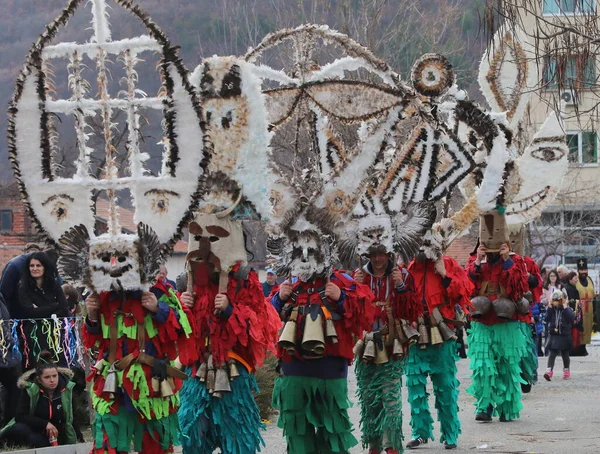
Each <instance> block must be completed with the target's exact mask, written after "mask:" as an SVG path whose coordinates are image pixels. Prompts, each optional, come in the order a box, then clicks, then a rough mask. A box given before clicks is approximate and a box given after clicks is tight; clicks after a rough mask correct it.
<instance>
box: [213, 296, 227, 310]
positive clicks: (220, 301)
mask: <svg viewBox="0 0 600 454" xmlns="http://www.w3.org/2000/svg"><path fill="white" fill-rule="evenodd" d="M228 306H229V298H227V295H225V293H218V294H217V296H215V309H216V310H218V311H219V312H223V311H224V310H225V309H227V307H228Z"/></svg>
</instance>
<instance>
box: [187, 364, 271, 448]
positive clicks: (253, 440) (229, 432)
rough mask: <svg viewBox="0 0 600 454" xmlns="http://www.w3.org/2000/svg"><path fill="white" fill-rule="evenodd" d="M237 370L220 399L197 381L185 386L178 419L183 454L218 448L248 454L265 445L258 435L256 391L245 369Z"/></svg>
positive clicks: (259, 421) (192, 379) (258, 412)
mask: <svg viewBox="0 0 600 454" xmlns="http://www.w3.org/2000/svg"><path fill="white" fill-rule="evenodd" d="M238 369H239V373H240V375H239V377H235V378H234V379H233V380H232V381H231V382H230V384H231V392H227V393H223V396H222V397H220V398H218V397H213V396H212V395H211V394H209V393H208V390H207V389H206V384H205V383H202V382H200V380H198V379H197V378H196V377H190V378H188V379H187V380H186V381H185V382H184V384H183V388H182V389H181V391H180V392H179V396H180V399H181V406H180V408H179V412H178V415H179V425H180V426H181V434H180V436H179V437H180V442H181V445H182V447H183V452H184V453H185V454H212V453H213V451H214V450H215V449H217V448H220V449H221V452H222V453H223V454H248V453H255V452H260V448H261V446H264V445H265V442H264V440H263V438H262V436H261V435H260V430H261V429H262V430H264V428H265V427H264V424H262V423H261V420H260V411H259V409H258V406H257V405H256V402H255V401H254V394H253V393H254V392H256V391H258V385H257V384H256V379H255V378H254V375H252V374H250V373H248V371H247V370H246V369H245V368H244V367H239V368H238ZM187 372H188V374H189V373H190V370H188V371H187Z"/></svg>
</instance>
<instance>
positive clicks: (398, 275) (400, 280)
mask: <svg viewBox="0 0 600 454" xmlns="http://www.w3.org/2000/svg"><path fill="white" fill-rule="evenodd" d="M392 279H393V280H394V285H395V286H396V287H397V286H399V285H402V284H404V277H403V276H402V270H401V269H399V268H394V271H392Z"/></svg>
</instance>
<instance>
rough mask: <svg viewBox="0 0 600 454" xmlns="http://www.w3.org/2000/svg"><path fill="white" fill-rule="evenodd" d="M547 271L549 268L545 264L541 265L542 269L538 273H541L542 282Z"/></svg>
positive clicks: (546, 277) (545, 277)
mask: <svg viewBox="0 0 600 454" xmlns="http://www.w3.org/2000/svg"><path fill="white" fill-rule="evenodd" d="M549 272H550V269H549V268H548V267H547V266H543V267H542V269H541V270H540V274H541V275H542V282H546V279H548V273H549Z"/></svg>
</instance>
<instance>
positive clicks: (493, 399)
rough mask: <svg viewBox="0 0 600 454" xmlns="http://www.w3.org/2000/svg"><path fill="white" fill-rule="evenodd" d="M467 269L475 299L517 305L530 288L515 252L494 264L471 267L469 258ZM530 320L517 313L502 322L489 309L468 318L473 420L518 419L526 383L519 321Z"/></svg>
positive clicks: (522, 262) (524, 349) (524, 343)
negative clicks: (480, 297) (506, 300)
mask: <svg viewBox="0 0 600 454" xmlns="http://www.w3.org/2000/svg"><path fill="white" fill-rule="evenodd" d="M507 262H508V263H507ZM511 262H512V264H511ZM467 271H468V273H469V277H470V278H471V280H472V281H473V283H474V284H475V291H474V293H473V296H477V295H484V296H487V297H488V298H489V299H490V300H491V301H494V300H496V299H497V298H498V297H499V296H500V294H503V295H506V296H507V297H508V298H509V299H511V300H512V301H518V300H519V299H521V298H522V297H523V293H525V292H526V291H527V290H529V284H528V282H527V268H526V265H525V260H523V258H522V257H521V256H519V255H516V254H515V255H512V256H510V258H509V259H508V260H507V261H506V262H505V261H504V260H503V259H502V258H500V259H499V260H498V262H496V263H494V264H492V263H489V262H488V263H482V264H481V265H480V266H477V265H475V257H474V256H473V257H471V259H470V260H469V264H468V266H467ZM530 319H531V316H530V315H529V314H527V315H521V314H519V313H518V312H517V311H515V313H514V315H513V316H512V319H511V320H505V319H503V318H500V317H498V316H497V315H496V313H495V312H494V310H493V308H492V309H491V310H490V311H489V312H488V313H487V314H485V315H483V316H481V318H478V319H473V320H472V322H471V329H470V331H469V353H468V356H469V358H470V359H471V365H470V368H471V370H472V371H473V381H472V384H471V386H470V387H469V388H468V389H467V392H469V393H471V394H473V396H474V397H475V399H476V402H475V406H476V408H477V410H476V413H477V416H476V419H477V420H479V421H489V420H491V416H492V415H496V416H500V419H501V420H505V421H510V420H512V419H515V418H518V417H519V415H520V411H521V409H522V408H523V404H522V403H521V386H520V385H521V384H526V381H525V380H524V379H523V378H522V372H523V366H522V364H521V362H522V358H524V357H526V355H527V354H528V349H529V347H528V341H527V338H526V337H525V336H524V335H523V332H522V331H521V329H520V323H518V321H519V320H520V321H524V322H528V321H529V320H530Z"/></svg>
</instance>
